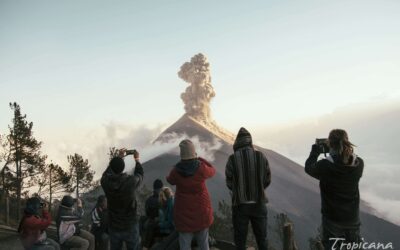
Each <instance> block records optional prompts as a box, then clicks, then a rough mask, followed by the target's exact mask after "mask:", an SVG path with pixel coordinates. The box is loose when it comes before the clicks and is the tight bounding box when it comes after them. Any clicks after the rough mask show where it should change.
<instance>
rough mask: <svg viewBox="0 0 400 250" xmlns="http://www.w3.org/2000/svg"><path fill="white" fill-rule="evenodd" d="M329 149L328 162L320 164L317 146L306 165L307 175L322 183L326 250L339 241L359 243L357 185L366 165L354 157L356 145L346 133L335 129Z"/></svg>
mask: <svg viewBox="0 0 400 250" xmlns="http://www.w3.org/2000/svg"><path fill="white" fill-rule="evenodd" d="M326 146H327V147H328V148H329V155H328V156H327V157H326V159H322V160H319V161H318V156H319V155H320V153H321V147H320V146H319V145H317V144H314V145H312V148H311V153H310V156H309V157H308V159H307V161H306V164H305V171H306V173H307V174H309V175H310V176H312V177H314V178H316V179H318V180H319V187H320V191H321V200H322V202H321V204H322V209H321V212H322V243H323V245H324V247H325V249H332V246H333V245H334V244H335V242H336V239H337V238H344V239H345V240H344V241H345V242H346V243H351V244H359V243H360V242H361V236H360V224H361V223H360V214H359V213H360V192H359V189H358V183H359V181H360V178H361V176H362V173H363V169H364V162H363V160H362V159H361V158H360V157H359V156H357V155H356V154H354V148H353V146H354V145H353V144H352V143H351V142H350V141H349V138H348V135H347V132H346V131H345V130H342V129H334V130H332V131H331V132H330V133H329V137H328V141H327V145H326ZM338 245H339V243H337V242H336V246H338ZM352 249H359V248H352Z"/></svg>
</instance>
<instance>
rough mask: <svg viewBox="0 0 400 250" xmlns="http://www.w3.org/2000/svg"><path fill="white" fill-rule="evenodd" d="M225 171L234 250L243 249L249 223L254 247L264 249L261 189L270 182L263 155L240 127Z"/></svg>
mask: <svg viewBox="0 0 400 250" xmlns="http://www.w3.org/2000/svg"><path fill="white" fill-rule="evenodd" d="M233 150H234V153H233V154H232V155H230V156H229V158H228V162H227V164H226V168H225V178H226V185H227V187H228V189H229V190H230V191H231V194H232V221H233V229H234V241H235V245H236V249H239V250H242V249H243V250H244V249H246V238H247V230H248V224H249V222H251V225H252V228H253V232H254V236H255V237H256V241H257V246H258V249H260V250H267V207H266V203H267V202H268V199H267V197H266V195H265V189H266V188H267V187H268V186H269V184H270V183H271V171H270V168H269V164H268V160H267V158H266V156H265V155H264V154H263V153H262V152H260V151H257V150H255V149H254V147H253V141H252V138H251V134H250V133H249V131H247V130H246V129H245V128H241V129H240V130H239V133H238V135H237V137H236V140H235V142H234V144H233Z"/></svg>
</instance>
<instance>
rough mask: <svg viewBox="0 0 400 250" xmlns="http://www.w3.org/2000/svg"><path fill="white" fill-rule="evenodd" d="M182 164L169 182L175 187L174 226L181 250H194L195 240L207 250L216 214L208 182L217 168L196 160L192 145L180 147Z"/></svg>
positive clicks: (183, 142)
mask: <svg viewBox="0 0 400 250" xmlns="http://www.w3.org/2000/svg"><path fill="white" fill-rule="evenodd" d="M179 148H180V156H181V161H180V162H178V163H177V164H176V165H175V167H174V168H173V169H172V170H171V172H170V173H169V175H168V177H167V181H168V182H169V183H170V184H171V185H176V194H175V205H174V222H175V228H176V230H177V231H178V232H179V246H180V249H181V250H188V249H191V242H192V238H193V236H194V237H195V238H196V240H197V244H198V245H199V248H200V249H201V250H208V249H209V246H208V228H209V227H210V226H211V224H212V223H213V219H214V218H213V210H212V207H211V201H210V195H209V194H208V190H207V187H206V179H208V178H211V177H212V176H214V174H215V168H214V167H213V166H212V165H211V164H210V163H208V162H207V161H206V160H204V159H203V158H200V157H197V154H196V151H195V148H194V145H193V143H192V142H191V141H190V140H183V141H181V143H180V144H179Z"/></svg>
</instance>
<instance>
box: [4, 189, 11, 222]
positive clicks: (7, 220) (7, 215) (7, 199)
mask: <svg viewBox="0 0 400 250" xmlns="http://www.w3.org/2000/svg"><path fill="white" fill-rule="evenodd" d="M5 203H6V204H5V205H6V207H5V209H6V211H5V212H6V213H5V217H6V218H5V221H6V225H10V200H9V198H8V193H6V200H5Z"/></svg>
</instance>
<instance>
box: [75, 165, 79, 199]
mask: <svg viewBox="0 0 400 250" xmlns="http://www.w3.org/2000/svg"><path fill="white" fill-rule="evenodd" d="M77 170H78V168H77V167H76V166H75V172H76V198H77V199H78V198H79V179H78V171H77Z"/></svg>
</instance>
